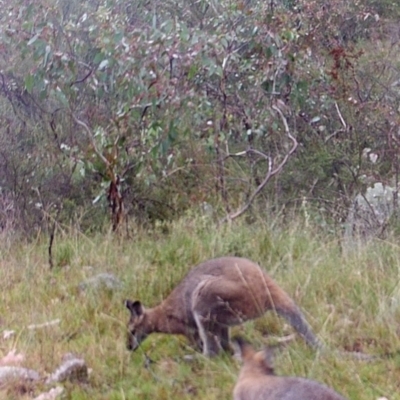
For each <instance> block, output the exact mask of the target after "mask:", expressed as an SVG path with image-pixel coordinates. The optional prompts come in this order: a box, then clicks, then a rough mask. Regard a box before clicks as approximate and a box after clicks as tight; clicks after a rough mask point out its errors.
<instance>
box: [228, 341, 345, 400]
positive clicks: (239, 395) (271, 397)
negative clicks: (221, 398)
mask: <svg viewBox="0 0 400 400" xmlns="http://www.w3.org/2000/svg"><path fill="white" fill-rule="evenodd" d="M234 343H235V344H236V346H237V347H238V349H239V354H240V356H241V359H242V361H243V365H242V368H241V370H240V374H239V378H238V381H237V383H236V385H235V388H234V391H233V400H346V399H345V398H344V397H342V396H341V395H340V394H339V393H337V392H335V391H334V390H333V389H331V388H329V387H328V386H325V385H323V384H321V383H319V382H317V381H313V380H311V379H306V378H301V377H290V376H289V377H287V376H276V375H275V374H274V368H273V365H272V358H273V348H272V349H271V348H267V349H264V350H262V351H255V350H254V348H253V346H251V345H250V344H249V343H248V342H246V341H245V340H243V339H242V338H240V337H239V338H235V339H234Z"/></svg>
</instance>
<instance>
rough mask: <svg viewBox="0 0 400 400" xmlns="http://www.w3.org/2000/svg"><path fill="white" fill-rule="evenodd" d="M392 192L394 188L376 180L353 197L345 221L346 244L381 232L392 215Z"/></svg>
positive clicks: (351, 243) (364, 239)
mask: <svg viewBox="0 0 400 400" xmlns="http://www.w3.org/2000/svg"><path fill="white" fill-rule="evenodd" d="M394 194H395V189H394V188H392V187H390V186H386V185H383V184H382V183H381V182H376V183H375V184H374V185H373V186H372V187H369V188H367V190H366V192H365V194H361V193H359V194H358V195H357V196H356V197H355V199H354V200H353V203H352V205H351V207H350V210H349V213H348V215H347V219H346V223H345V230H344V236H343V238H344V244H345V245H346V246H352V245H353V244H354V243H355V242H356V241H364V242H365V241H367V240H368V239H371V238H373V237H376V236H381V235H382V234H383V232H384V230H385V228H386V225H387V223H388V221H389V219H390V217H391V216H392V215H393V211H394Z"/></svg>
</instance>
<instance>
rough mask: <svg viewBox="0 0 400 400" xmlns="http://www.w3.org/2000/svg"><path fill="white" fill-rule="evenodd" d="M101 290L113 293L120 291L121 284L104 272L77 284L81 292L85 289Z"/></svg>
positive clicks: (111, 275)
mask: <svg viewBox="0 0 400 400" xmlns="http://www.w3.org/2000/svg"><path fill="white" fill-rule="evenodd" d="M101 288H104V289H107V290H112V291H114V290H118V289H121V288H122V283H121V281H120V280H119V279H118V278H116V277H115V276H114V275H113V274H109V273H107V272H104V273H101V274H98V275H96V276H94V277H92V278H89V279H86V280H85V281H83V282H81V283H80V284H79V289H80V290H81V291H85V290H87V289H94V290H98V289H101Z"/></svg>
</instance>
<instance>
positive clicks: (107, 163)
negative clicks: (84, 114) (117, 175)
mask: <svg viewBox="0 0 400 400" xmlns="http://www.w3.org/2000/svg"><path fill="white" fill-rule="evenodd" d="M72 118H73V119H74V121H75V122H76V123H77V124H78V125H80V126H82V127H83V128H84V129H85V131H86V133H87V135H88V138H89V140H90V143H91V144H92V146H93V149H94V151H95V153H96V154H97V155H98V156H99V158H100V159H101V161H103V162H104V164H105V165H106V167H109V166H110V162H109V161H108V160H107V158H105V157H104V155H103V153H102V152H101V151H100V150H99V149H98V147H97V145H96V141H95V140H94V135H93V132H92V131H91V129H90V128H89V127H88V125H87V124H86V123H85V122H83V121H81V120H80V119H78V118H77V117H76V115H75V114H73V113H72Z"/></svg>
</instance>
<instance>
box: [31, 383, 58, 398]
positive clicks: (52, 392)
mask: <svg viewBox="0 0 400 400" xmlns="http://www.w3.org/2000/svg"><path fill="white" fill-rule="evenodd" d="M63 392H64V389H63V388H62V387H61V386H57V387H55V388H53V389H50V390H49V391H48V392H45V393H42V394H40V395H39V396H37V397H35V398H34V399H33V400H56V398H57V397H58V396H60V395H61V394H62V393H63Z"/></svg>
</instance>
